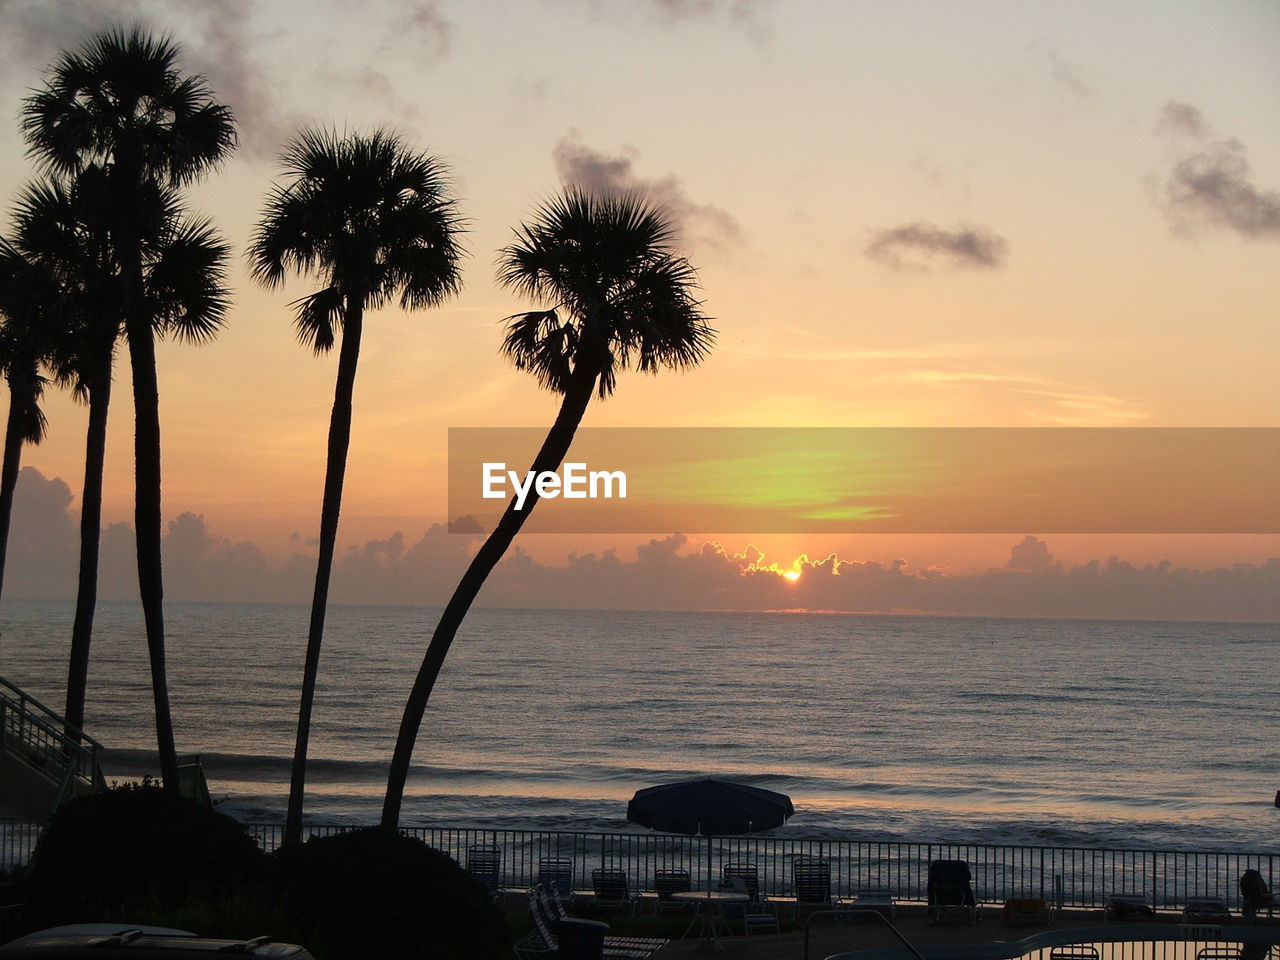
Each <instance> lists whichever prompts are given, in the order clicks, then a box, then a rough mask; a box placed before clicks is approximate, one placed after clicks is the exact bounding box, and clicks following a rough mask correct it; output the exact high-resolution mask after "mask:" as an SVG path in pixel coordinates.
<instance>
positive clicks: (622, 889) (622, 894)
mask: <svg viewBox="0 0 1280 960" xmlns="http://www.w3.org/2000/svg"><path fill="white" fill-rule="evenodd" d="M591 890H592V892H593V893H594V894H595V901H596V906H598V907H621V908H624V909H625V910H626V911H627V912H628V913H634V912H635V900H634V899H633V898H632V896H631V886H630V884H629V883H628V882H627V871H625V870H617V869H614V868H612V867H597V868H596V869H595V870H592V871H591Z"/></svg>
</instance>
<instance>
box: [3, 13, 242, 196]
mask: <svg viewBox="0 0 1280 960" xmlns="http://www.w3.org/2000/svg"><path fill="white" fill-rule="evenodd" d="M179 53H180V50H179V47H178V45H177V44H176V43H174V41H173V40H172V38H170V37H169V36H167V35H162V36H154V35H152V34H150V33H148V32H147V31H145V30H143V29H142V28H140V27H133V28H131V29H129V30H123V29H112V30H106V31H103V32H101V33H98V34H96V35H94V36H93V37H91V38H90V39H89V40H87V41H86V42H85V43H84V44H83V45H82V46H81V47H80V48H79V49H78V50H76V51H71V52H66V51H64V52H63V53H62V55H61V56H60V57H59V58H58V59H57V60H56V61H55V62H54V64H53V66H52V67H51V68H50V71H49V75H48V77H47V79H46V82H45V86H44V88H43V89H41V90H37V91H36V92H35V93H33V94H32V95H31V96H29V97H28V98H27V99H26V100H25V101H24V103H23V107H22V119H21V127H22V133H23V136H24V137H25V139H26V141H27V145H28V153H29V155H31V156H32V157H33V158H34V159H36V160H37V161H38V162H39V163H41V164H42V165H43V166H44V167H45V168H46V169H47V170H48V171H49V172H51V173H54V174H56V175H60V176H67V175H72V174H75V173H77V172H79V171H80V170H82V169H84V168H85V167H86V166H88V165H89V164H93V163H99V164H103V165H116V164H122V165H124V166H126V167H127V168H129V170H130V176H129V177H128V178H126V179H136V178H138V177H144V178H145V177H158V178H160V179H162V180H163V181H164V182H165V183H167V184H169V185H171V186H181V185H183V184H186V183H190V182H191V181H193V180H195V179H198V178H199V177H200V176H202V175H203V174H204V173H206V172H207V171H208V170H209V169H210V168H212V167H214V166H216V165H217V164H218V163H219V162H221V161H222V159H223V158H225V157H226V155H227V154H228V153H229V152H230V151H231V150H232V149H233V148H234V147H235V144H236V133H235V122H234V118H233V117H232V115H231V111H230V110H229V108H227V107H226V106H225V105H222V104H219V103H217V102H216V101H215V100H214V97H213V93H212V91H211V90H210V89H209V87H208V85H207V84H206V82H205V81H204V79H203V78H202V77H199V76H187V77H184V76H182V75H181V74H180V73H179V71H178V67H177V59H178V55H179Z"/></svg>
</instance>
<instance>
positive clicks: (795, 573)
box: [782, 570, 800, 583]
mask: <svg viewBox="0 0 1280 960" xmlns="http://www.w3.org/2000/svg"><path fill="white" fill-rule="evenodd" d="M782 576H783V579H785V580H790V581H791V582H792V583H795V582H796V581H797V580H799V579H800V571H799V570H788V571H787V572H786V573H784V574H783V575H782Z"/></svg>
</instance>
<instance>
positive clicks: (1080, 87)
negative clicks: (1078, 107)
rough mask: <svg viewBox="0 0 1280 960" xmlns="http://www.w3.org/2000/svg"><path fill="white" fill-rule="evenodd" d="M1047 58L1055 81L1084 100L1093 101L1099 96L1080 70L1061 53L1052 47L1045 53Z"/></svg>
mask: <svg viewBox="0 0 1280 960" xmlns="http://www.w3.org/2000/svg"><path fill="white" fill-rule="evenodd" d="M1045 57H1046V59H1047V60H1048V62H1049V72H1050V75H1051V76H1052V77H1053V79H1054V80H1056V81H1057V82H1058V83H1060V84H1062V85H1063V86H1064V87H1066V88H1067V89H1068V90H1070V91H1071V92H1072V93H1074V94H1075V95H1076V96H1077V97H1080V98H1082V99H1085V100H1092V99H1093V98H1094V97H1095V96H1097V92H1096V91H1095V90H1094V88H1093V86H1092V85H1091V84H1090V83H1089V82H1088V81H1086V80H1085V78H1084V74H1083V73H1082V72H1081V70H1080V68H1079V67H1078V66H1076V65H1075V64H1074V63H1072V62H1071V61H1070V60H1068V59H1067V58H1066V57H1064V56H1063V55H1062V54H1061V53H1059V52H1058V51H1057V50H1055V49H1054V48H1053V47H1050V48H1049V49H1048V50H1046V51H1045Z"/></svg>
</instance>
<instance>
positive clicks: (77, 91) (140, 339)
mask: <svg viewBox="0 0 1280 960" xmlns="http://www.w3.org/2000/svg"><path fill="white" fill-rule="evenodd" d="M178 54H179V48H178V46H177V45H176V44H175V43H174V42H173V41H172V40H171V39H170V38H168V37H158V38H157V37H153V36H151V35H149V34H148V33H146V32H144V31H143V30H141V29H140V28H134V29H132V30H129V31H123V30H108V31H106V32H103V33H99V34H97V35H95V36H94V37H92V38H91V39H90V40H89V41H88V42H87V43H85V44H84V46H82V47H81V48H80V50H78V51H76V52H74V53H67V52H64V53H63V54H62V55H61V56H60V57H59V58H58V60H57V61H56V62H55V63H54V64H53V66H52V67H51V69H50V71H49V76H48V78H47V80H46V83H45V87H44V89H42V90H38V91H36V92H35V93H34V94H33V95H32V96H30V97H28V98H27V100H26V101H25V103H24V104H23V109H22V129H23V133H24V135H25V136H26V138H27V142H28V145H29V153H30V154H31V155H32V156H33V157H35V158H36V159H37V160H39V161H40V162H41V163H42V164H43V166H44V167H45V168H46V169H47V171H48V172H50V173H52V174H54V175H57V176H75V175H78V174H80V173H82V172H84V171H85V170H86V168H88V167H89V166H97V167H98V168H99V169H100V171H101V174H102V177H103V179H104V184H105V194H104V195H105V203H106V207H107V209H106V214H105V215H106V216H107V217H108V219H109V221H110V228H109V233H110V237H111V243H112V246H113V248H114V257H115V261H116V266H117V269H118V272H119V277H120V282H121V285H120V294H121V314H122V316H123V321H124V329H125V335H126V336H127V338H128V341H129V360H130V366H131V368H132V371H133V404H134V484H135V495H134V527H135V535H136V537H137V546H138V585H139V593H140V596H141V600H142V611H143V618H144V620H145V623H146V631H147V650H148V653H149V655H150V661H151V687H152V695H153V700H154V704H155V717H156V742H157V747H158V749H159V755H160V772H161V775H162V777H163V780H164V784H165V788H166V789H169V790H173V791H176V790H177V789H178V761H177V751H176V749H175V746H174V739H173V720H172V715H171V712H170V708H169V687H168V678H167V675H166V668H165V643H164V579H163V575H162V569H161V554H160V542H161V535H162V530H161V509H160V488H161V484H160V399H159V389H158V387H157V380H156V360H155V339H156V336H157V335H163V333H164V332H165V325H166V324H167V323H169V322H170V320H171V318H169V317H163V316H158V315H156V314H155V313H154V306H155V305H154V303H153V302H152V300H151V298H150V297H149V296H148V295H147V293H146V291H145V290H144V272H145V270H146V262H147V258H148V256H149V255H154V252H153V251H152V252H151V253H149V251H148V249H147V241H146V237H147V235H148V232H147V228H146V226H145V225H144V223H143V222H142V218H141V217H140V214H142V215H144V216H145V215H148V214H150V213H152V212H158V211H161V210H165V209H170V208H171V207H172V205H173V201H172V198H165V197H163V196H162V194H163V192H164V191H166V190H171V189H177V188H180V187H183V186H186V185H188V184H190V183H192V182H194V181H196V180H198V179H199V178H201V177H202V176H204V175H205V174H206V173H207V172H208V171H209V170H211V169H212V168H213V167H215V166H216V165H217V164H219V163H220V162H221V161H222V160H223V159H224V158H225V157H226V156H227V155H228V153H229V152H230V151H231V149H232V148H233V147H234V145H235V142H236V135H235V126H234V123H233V120H232V116H231V111H230V110H229V109H228V108H227V107H226V106H225V105H223V104H220V103H218V102H216V101H215V100H214V98H213V95H212V93H211V92H210V90H209V88H208V86H207V85H206V83H205V81H204V79H203V78H202V77H199V76H183V75H182V73H181V72H180V71H179V70H178V68H177V59H178ZM206 226H207V225H206ZM223 253H224V254H225V251H223ZM219 282H220V280H219ZM219 289H221V287H220V288H219ZM219 296H221V294H220V295H219Z"/></svg>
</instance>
